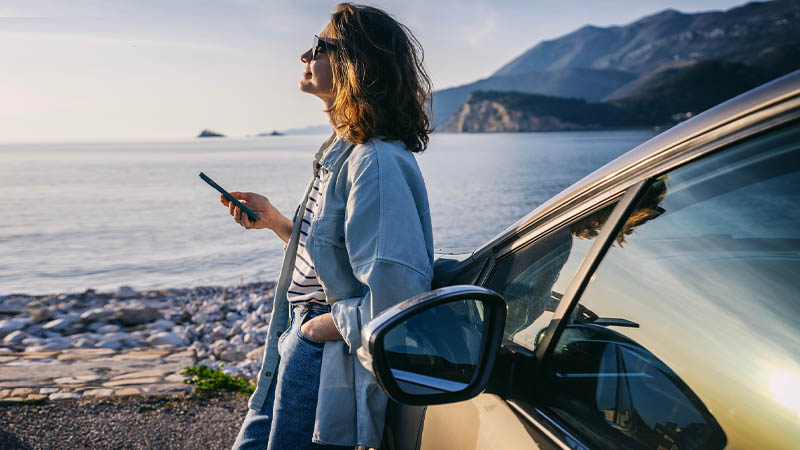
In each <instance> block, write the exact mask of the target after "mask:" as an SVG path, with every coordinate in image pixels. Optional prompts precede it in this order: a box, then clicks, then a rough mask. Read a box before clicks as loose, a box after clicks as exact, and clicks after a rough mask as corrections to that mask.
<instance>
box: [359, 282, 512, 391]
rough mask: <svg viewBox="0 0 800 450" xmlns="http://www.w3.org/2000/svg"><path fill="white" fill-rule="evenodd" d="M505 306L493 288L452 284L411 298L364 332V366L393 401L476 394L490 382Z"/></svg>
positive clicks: (374, 321)
mask: <svg viewBox="0 0 800 450" xmlns="http://www.w3.org/2000/svg"><path fill="white" fill-rule="evenodd" d="M505 319H506V304H505V302H504V301H503V298H502V297H501V296H500V295H499V294H497V293H496V292H494V291H491V290H489V289H485V288H482V287H478V286H467V285H463V286H450V287H445V288H441V289H436V290H434V291H430V292H426V293H425V294H422V295H418V296H416V297H412V298H410V299H408V300H405V301H404V302H402V303H400V304H398V305H396V306H394V307H392V308H389V309H387V310H386V311H384V312H382V313H381V314H379V315H378V316H376V317H375V318H374V319H372V320H371V321H370V322H369V323H368V324H367V325H366V326H365V327H364V328H363V329H362V330H361V331H362V333H361V338H362V346H361V348H359V349H358V358H359V360H360V361H361V364H362V365H364V367H366V368H367V370H369V371H370V372H372V374H373V376H374V377H375V379H376V380H377V382H378V385H379V386H380V387H381V389H383V391H384V392H386V394H387V395H388V396H389V397H390V398H392V399H393V400H395V401H397V402H400V403H405V404H408V405H434V404H441V403H451V402H457V401H461V400H466V399H469V398H472V397H474V396H476V395H478V394H479V393H481V392H482V391H483V390H484V389H485V388H486V385H487V384H488V381H489V375H490V373H491V370H492V367H493V366H494V362H495V358H496V357H497V352H498V349H499V348H500V342H501V340H502V337H503V327H504V326H505Z"/></svg>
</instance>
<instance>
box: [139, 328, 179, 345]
mask: <svg viewBox="0 0 800 450" xmlns="http://www.w3.org/2000/svg"><path fill="white" fill-rule="evenodd" d="M147 343H148V344H150V345H175V346H184V345H187V344H188V342H186V341H185V340H183V338H181V337H180V336H176V335H174V334H172V333H168V332H166V331H162V332H160V333H156V334H154V335H152V336H150V337H149V338H147Z"/></svg>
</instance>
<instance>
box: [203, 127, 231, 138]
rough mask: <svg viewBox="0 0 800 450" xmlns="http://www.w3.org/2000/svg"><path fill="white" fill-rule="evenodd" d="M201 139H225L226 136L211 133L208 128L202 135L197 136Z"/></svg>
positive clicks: (214, 132)
mask: <svg viewBox="0 0 800 450" xmlns="http://www.w3.org/2000/svg"><path fill="white" fill-rule="evenodd" d="M197 137H199V138H207V137H225V135H224V134H220V133H217V132H216V131H211V130H209V129H208V128H206V129H205V130H203V131H201V132H200V134H198V135H197Z"/></svg>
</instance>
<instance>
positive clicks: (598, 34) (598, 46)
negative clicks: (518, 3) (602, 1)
mask: <svg viewBox="0 0 800 450" xmlns="http://www.w3.org/2000/svg"><path fill="white" fill-rule="evenodd" d="M775 46H785V47H798V46H800V2H798V1H796V0H775V1H771V2H759V3H748V4H746V5H744V6H740V7H737V8H733V9H730V10H728V11H724V12H718V11H717V12H706V13H698V14H684V13H681V12H678V11H675V10H666V11H662V12H660V13H657V14H654V15H651V16H647V17H644V18H642V19H640V20H637V21H636V22H633V23H631V24H629V25H625V26H614V27H607V28H600V27H595V26H585V27H583V28H581V29H579V30H577V31H575V32H573V33H570V34H568V35H566V36H563V37H561V38H558V39H554V40H550V41H544V42H541V43H539V44H538V45H536V46H534V47H533V48H531V49H529V50H527V51H526V52H525V53H523V54H522V55H520V56H518V57H517V58H514V59H513V60H511V61H510V62H509V63H508V64H506V65H505V66H503V67H501V68H500V69H499V70H497V71H496V72H495V73H494V74H493V76H495V75H512V74H520V73H527V72H532V71H547V70H561V69H567V68H586V69H597V70H604V69H615V70H621V71H626V72H633V73H639V74H642V73H646V72H649V71H652V70H656V69H658V68H660V67H661V66H663V65H665V64H673V63H675V62H676V61H686V60H707V59H721V60H727V61H738V62H748V61H751V60H753V59H755V58H757V57H759V55H761V53H762V52H763V51H765V50H768V49H770V48H773V47H775Z"/></svg>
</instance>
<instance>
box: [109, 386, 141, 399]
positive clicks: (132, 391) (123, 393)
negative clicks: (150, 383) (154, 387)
mask: <svg viewBox="0 0 800 450" xmlns="http://www.w3.org/2000/svg"><path fill="white" fill-rule="evenodd" d="M141 393H142V391H141V390H140V389H139V388H135V387H131V388H124V389H117V390H116V391H114V394H115V395H118V396H120V397H127V396H129V395H139V394H141Z"/></svg>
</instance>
